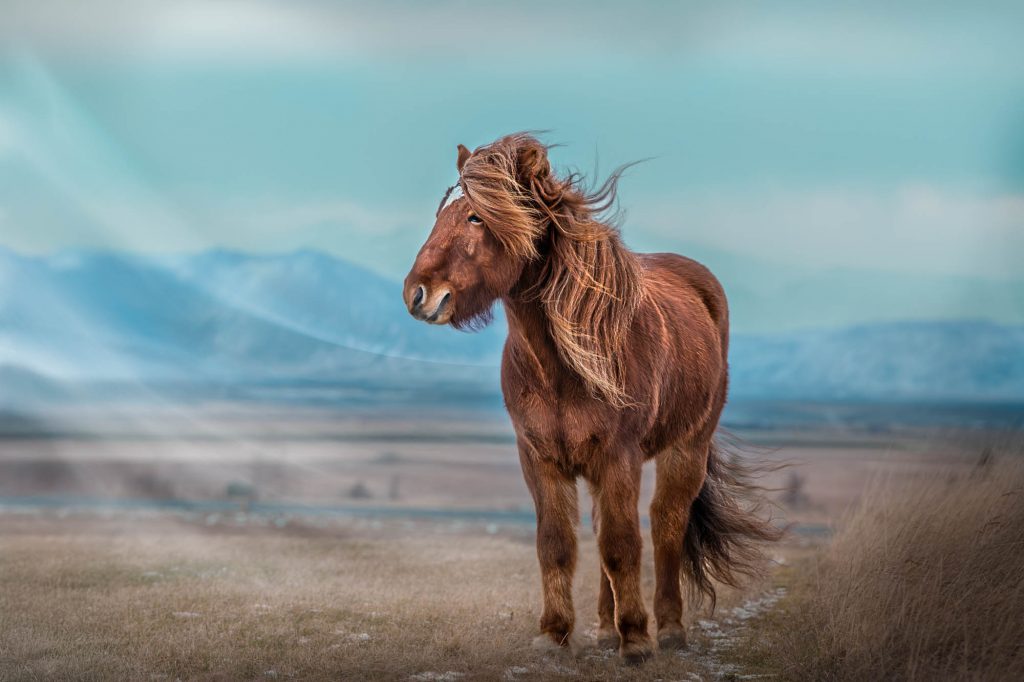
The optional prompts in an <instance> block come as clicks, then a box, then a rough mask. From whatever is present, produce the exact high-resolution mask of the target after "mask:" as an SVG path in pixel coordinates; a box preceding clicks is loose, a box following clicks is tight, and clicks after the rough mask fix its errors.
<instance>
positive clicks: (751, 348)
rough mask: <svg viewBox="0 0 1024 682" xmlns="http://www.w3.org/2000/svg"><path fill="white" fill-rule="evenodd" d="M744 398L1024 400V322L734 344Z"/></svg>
mask: <svg viewBox="0 0 1024 682" xmlns="http://www.w3.org/2000/svg"><path fill="white" fill-rule="evenodd" d="M731 365H732V387H733V389H732V392H733V395H736V396H748V397H777V398H783V399H786V398H791V399H792V398H795V399H813V398H821V399H833V400H837V399H838V400H844V399H854V400H855V399H875V400H878V399H884V400H927V401H982V400H989V401H1021V400H1024V327H1006V326H1001V325H997V324H993V323H990V322H984V321H946V322H888V323H883V324H874V325H860V326H856V327H850V328H845V329H835V330H821V331H806V332H801V333H792V334H786V335H773V336H738V337H736V338H735V339H734V340H733V342H732V348H731Z"/></svg>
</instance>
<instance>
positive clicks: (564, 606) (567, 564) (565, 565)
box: [519, 445, 579, 648]
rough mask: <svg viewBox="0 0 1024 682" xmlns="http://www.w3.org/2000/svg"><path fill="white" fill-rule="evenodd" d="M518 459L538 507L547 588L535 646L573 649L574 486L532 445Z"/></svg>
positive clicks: (543, 578) (540, 550) (576, 512)
mask: <svg viewBox="0 0 1024 682" xmlns="http://www.w3.org/2000/svg"><path fill="white" fill-rule="evenodd" d="M519 456H520V460H521V461H522V465H523V476H524V477H525V478H526V484H527V486H528V487H529V488H530V493H531V494H532V495H533V501H534V504H535V505H536V507H537V558H538V559H539V560H540V574H541V581H542V583H543V587H544V612H543V614H542V615H541V618H540V631H541V635H540V636H539V637H538V638H537V639H536V640H534V645H535V646H538V647H541V648H545V647H550V646H553V645H554V646H569V645H570V636H571V635H572V630H573V626H574V624H575V622H576V617H575V612H574V610H573V604H572V578H573V573H574V572H575V570H576V526H577V523H578V522H579V510H578V508H577V499H576V481H575V480H574V479H573V478H571V477H569V476H566V475H565V474H564V473H563V472H562V471H560V470H559V469H558V467H556V466H555V465H554V463H553V462H551V461H550V460H545V459H541V458H540V457H538V456H537V455H536V453H535V452H534V451H533V450H532V449H531V448H530V447H529V446H528V445H520V449H519Z"/></svg>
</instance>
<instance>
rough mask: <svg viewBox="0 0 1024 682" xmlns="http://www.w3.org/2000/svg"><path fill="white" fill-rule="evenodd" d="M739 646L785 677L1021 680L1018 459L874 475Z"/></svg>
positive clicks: (1023, 508) (1023, 594) (1023, 550)
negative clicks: (826, 543) (824, 544)
mask: <svg viewBox="0 0 1024 682" xmlns="http://www.w3.org/2000/svg"><path fill="white" fill-rule="evenodd" d="M798 569H799V570H795V571H790V572H789V575H788V576H784V578H785V581H786V582H788V583H789V588H790V591H791V594H790V598H788V599H787V600H785V601H784V602H783V604H782V605H781V608H780V609H777V610H776V611H775V612H774V613H773V614H770V615H769V616H768V617H766V618H765V619H764V620H763V621H762V622H761V623H759V625H758V628H757V635H756V636H755V637H753V638H752V640H751V642H750V643H749V644H750V646H749V648H747V650H746V651H744V652H742V653H741V655H740V657H741V659H744V660H746V662H747V663H748V665H750V664H756V665H758V666H759V667H762V668H764V669H765V670H767V671H771V672H775V673H777V674H779V675H780V676H781V677H782V678H784V679H793V680H830V679H834V680H1020V679H1024V462H1022V461H1020V459H1017V460H1013V461H1003V462H999V463H996V464H988V465H985V466H979V467H977V468H975V469H974V470H966V469H959V470H956V471H954V470H948V469H947V470H935V471H931V472H918V473H917V474H915V475H913V476H908V477H903V478H899V479H895V478H894V479H890V480H889V481H888V482H879V483H877V484H875V485H874V486H873V487H871V488H870V489H869V490H868V491H867V492H866V493H865V495H864V497H863V499H862V502H861V504H860V505H859V506H858V507H857V508H856V510H855V511H853V512H852V513H851V514H850V516H849V517H848V518H847V519H846V520H845V522H844V523H843V524H842V525H841V527H840V531H839V532H838V534H837V536H836V537H835V540H834V542H833V543H832V544H831V546H830V547H829V548H828V549H827V550H826V551H825V552H824V553H823V555H821V556H820V557H819V558H817V559H816V560H812V561H807V562H806V563H804V564H801V565H800V566H799V567H798Z"/></svg>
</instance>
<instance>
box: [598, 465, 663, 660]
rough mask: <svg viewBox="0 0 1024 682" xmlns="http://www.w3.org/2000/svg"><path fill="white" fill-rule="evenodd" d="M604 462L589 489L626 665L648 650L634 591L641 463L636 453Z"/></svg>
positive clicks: (638, 591) (647, 654) (644, 620)
mask: <svg viewBox="0 0 1024 682" xmlns="http://www.w3.org/2000/svg"><path fill="white" fill-rule="evenodd" d="M610 460H611V461H610V462H609V465H608V467H607V468H606V469H605V470H604V471H603V472H601V474H600V478H599V479H598V480H597V481H595V482H594V485H593V489H594V491H595V493H596V496H597V506H598V513H599V514H600V521H599V523H598V528H597V544H598V548H599V550H600V553H601V563H602V566H603V567H604V571H605V574H606V575H607V576H608V581H609V583H610V585H611V590H612V592H613V593H614V596H615V627H616V628H617V629H618V631H619V637H620V639H621V644H620V648H619V653H620V654H621V655H622V657H623V658H625V659H626V660H627V661H630V662H634V663H636V662H641V661H643V660H646V659H647V658H649V657H650V656H651V653H652V651H653V647H652V645H651V637H650V635H648V634H647V611H646V609H645V608H644V602H643V594H642V593H641V589H640V561H641V555H642V550H643V541H642V539H641V537H640V513H639V511H638V509H637V504H638V501H639V497H640V470H641V467H642V465H643V459H642V456H640V454H639V451H637V452H636V456H633V453H622V454H621V455H619V454H618V453H616V455H614V456H613V457H611V458H610Z"/></svg>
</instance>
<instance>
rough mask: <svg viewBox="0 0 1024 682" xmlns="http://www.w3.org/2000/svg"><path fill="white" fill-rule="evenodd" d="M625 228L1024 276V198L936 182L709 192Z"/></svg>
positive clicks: (831, 263) (669, 237) (853, 261)
mask: <svg viewBox="0 0 1024 682" xmlns="http://www.w3.org/2000/svg"><path fill="white" fill-rule="evenodd" d="M634 225H635V226H637V227H636V231H633V229H634V228H632V227H631V226H634ZM626 230H627V231H626V237H627V239H628V238H629V236H630V235H631V234H637V233H639V234H641V235H646V236H647V237H648V238H653V239H654V240H655V241H658V240H662V241H675V242H677V243H678V242H681V241H691V242H697V243H700V244H704V245H707V246H711V247H714V248H717V249H722V250H725V251H729V252H733V253H741V254H745V255H749V256H753V257H756V258H758V259H761V260H768V261H774V262H777V263H791V264H799V265H801V266H806V265H808V264H811V265H814V266H817V267H853V268H869V269H880V270H889V271H894V272H906V273H920V274H959V275H969V276H977V277H982V278H988V279H1021V278H1024V271H1022V270H1021V266H1020V264H1021V262H1024V195H1021V194H983V193H971V192H967V191H964V190H963V189H955V190H954V189H946V188H942V187H938V186H932V185H908V186H905V187H902V188H900V189H896V190H893V191H888V192H878V191H867V190H864V191H855V190H849V189H833V190H806V191H777V192H767V193H766V192H761V193H757V192H746V191H735V190H734V191H731V192H717V193H714V192H709V193H706V194H701V195H696V196H691V197H687V198H685V199H677V200H674V201H672V202H661V203H653V204H641V205H638V206H637V207H636V209H635V210H631V211H630V219H629V221H628V225H627V228H626Z"/></svg>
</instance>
